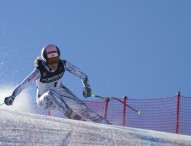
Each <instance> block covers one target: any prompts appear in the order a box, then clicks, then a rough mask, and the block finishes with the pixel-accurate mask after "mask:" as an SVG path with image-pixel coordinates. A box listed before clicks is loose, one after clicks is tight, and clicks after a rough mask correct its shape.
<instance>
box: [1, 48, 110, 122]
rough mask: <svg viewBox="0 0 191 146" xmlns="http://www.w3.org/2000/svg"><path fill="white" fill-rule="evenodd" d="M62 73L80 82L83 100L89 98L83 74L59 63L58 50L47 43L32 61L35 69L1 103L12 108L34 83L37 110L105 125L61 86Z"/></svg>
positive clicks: (76, 69) (87, 86)
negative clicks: (69, 74)
mask: <svg viewBox="0 0 191 146" xmlns="http://www.w3.org/2000/svg"><path fill="white" fill-rule="evenodd" d="M65 71H68V72H70V73H72V74H73V75H75V76H77V77H79V78H80V79H81V81H82V83H83V86H84V90H83V96H84V97H89V96H91V88H90V84H89V80H88V77H87V75H86V74H85V73H83V72H82V71H81V70H80V69H78V68H77V67H75V66H74V65H72V64H71V63H69V62H68V61H66V60H62V59H61V58H60V50H59V48H58V47H57V46H56V45H54V44H49V45H46V46H45V47H44V48H43V49H42V51H41V57H38V58H37V59H36V60H35V69H34V70H33V71H32V72H31V74H29V75H28V76H27V77H26V78H25V79H24V80H23V81H22V82H21V83H20V84H19V85H18V86H17V87H16V88H15V89H14V91H13V93H12V95H11V96H9V97H5V99H4V103H5V104H6V105H12V104H13V102H14V100H15V99H16V97H17V96H18V95H19V94H20V93H21V92H22V91H23V90H24V89H25V88H27V87H28V86H29V85H31V84H32V83H33V82H35V81H36V86H37V95H36V102H37V104H38V106H39V107H40V108H42V109H46V110H54V109H57V110H58V111H60V112H61V113H63V114H64V115H65V116H66V117H67V118H69V119H77V120H86V121H92V122H96V123H104V124H109V121H108V120H107V119H105V118H103V117H102V116H100V115H99V114H97V113H96V112H94V111H93V110H91V109H90V108H89V107H87V106H86V105H85V103H84V102H83V101H82V100H80V99H79V98H78V97H77V96H75V95H74V94H73V93H72V92H71V91H70V90H69V89H68V88H67V87H66V86H64V85H63V84H62V77H63V76H64V72H65Z"/></svg>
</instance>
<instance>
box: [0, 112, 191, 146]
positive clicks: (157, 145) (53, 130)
mask: <svg viewBox="0 0 191 146" xmlns="http://www.w3.org/2000/svg"><path fill="white" fill-rule="evenodd" d="M0 145H2V146H11V145H13V146H16V145H19V146H28V145H29V146H191V136H187V135H179V134H171V133H165V132H157V131H151V130H143V129H136V128H129V127H121V126H114V125H105V124H96V123H91V122H84V121H77V120H70V119H64V118H57V117H50V116H44V115H37V114H33V113H27V112H20V111H15V110H10V109H4V108H0Z"/></svg>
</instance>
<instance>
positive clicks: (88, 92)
mask: <svg viewBox="0 0 191 146" xmlns="http://www.w3.org/2000/svg"><path fill="white" fill-rule="evenodd" d="M91 94H92V89H91V88H89V87H84V90H83V96H84V97H85V98H87V97H90V96H91Z"/></svg>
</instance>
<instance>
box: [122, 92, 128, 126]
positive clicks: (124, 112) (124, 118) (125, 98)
mask: <svg viewBox="0 0 191 146" xmlns="http://www.w3.org/2000/svg"><path fill="white" fill-rule="evenodd" d="M126 104H127V97H126V96H125V97H124V104H123V126H126Z"/></svg>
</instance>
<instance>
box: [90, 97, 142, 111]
mask: <svg viewBox="0 0 191 146" xmlns="http://www.w3.org/2000/svg"><path fill="white" fill-rule="evenodd" d="M91 97H98V98H100V99H115V100H118V101H119V102H121V103H123V102H122V101H121V100H120V99H118V98H114V97H110V98H109V97H103V96H99V95H96V94H93V93H92V94H91ZM123 104H124V103H123ZM126 106H127V107H128V108H130V109H131V110H133V111H135V112H136V113H137V114H138V115H140V114H141V111H139V110H136V109H134V108H133V107H131V106H130V105H128V104H126Z"/></svg>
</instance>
